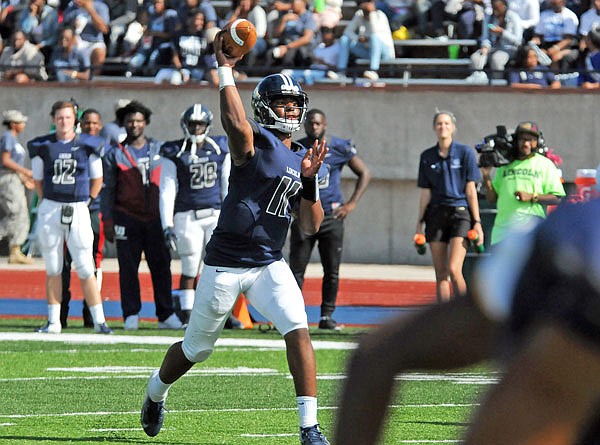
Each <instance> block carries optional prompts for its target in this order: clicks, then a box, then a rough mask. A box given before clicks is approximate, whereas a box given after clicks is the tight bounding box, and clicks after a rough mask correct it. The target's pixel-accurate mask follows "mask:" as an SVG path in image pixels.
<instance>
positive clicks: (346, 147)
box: [290, 109, 371, 329]
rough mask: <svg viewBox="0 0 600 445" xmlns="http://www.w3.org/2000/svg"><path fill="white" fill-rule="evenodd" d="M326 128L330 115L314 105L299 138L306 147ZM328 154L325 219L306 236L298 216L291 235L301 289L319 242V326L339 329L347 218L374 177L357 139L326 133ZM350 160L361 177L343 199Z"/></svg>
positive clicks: (322, 182) (323, 184)
mask: <svg viewBox="0 0 600 445" xmlns="http://www.w3.org/2000/svg"><path fill="white" fill-rule="evenodd" d="M326 130H327V118H326V117H325V113H323V112H322V111H321V110H317V109H312V110H309V111H308V113H307V114H306V122H305V123H304V131H306V137H305V138H302V139H300V140H299V141H298V143H300V144H302V145H303V146H305V147H311V146H312V145H313V144H314V142H315V140H323V139H324V138H325V131H326ZM327 149H328V150H329V152H328V153H327V157H326V158H325V164H324V165H325V167H326V169H327V175H323V177H320V176H319V194H320V197H321V203H322V206H323V210H324V212H325V219H323V223H322V224H321V228H320V229H319V231H318V232H317V233H316V234H314V235H312V236H306V235H304V234H303V233H302V231H301V230H300V228H299V227H298V223H297V221H296V220H294V221H293V222H292V228H291V236H290V268H291V269H292V272H293V273H294V277H295V278H296V282H297V283H298V286H299V287H300V289H302V285H303V284H304V273H305V272H306V266H307V265H308V263H309V261H310V256H311V253H312V250H313V247H314V246H315V243H316V242H317V241H318V242H319V246H318V248H319V255H320V257H321V265H322V266H323V284H322V291H321V293H322V301H321V319H320V320H319V329H339V327H338V326H337V323H336V321H335V320H334V319H333V318H332V315H333V311H335V302H336V300H337V294H338V286H339V275H340V262H341V261H342V248H343V245H344V220H345V219H346V217H347V216H348V215H349V214H350V213H351V212H352V211H354V209H355V207H356V204H357V203H358V200H359V199H360V197H361V196H362V195H363V193H364V192H365V190H366V189H367V185H368V184H369V181H370V180H371V172H370V171H369V168H368V167H367V165H366V164H365V163H364V162H363V160H362V159H361V158H360V157H358V155H357V154H356V148H355V147H354V143H353V142H352V140H350V139H341V138H338V137H336V136H331V135H330V136H328V137H327ZM346 164H348V167H350V170H352V172H353V173H354V174H355V175H356V176H357V177H358V180H357V181H356V184H355V185H354V192H353V193H352V196H351V197H350V199H349V200H348V202H344V197H343V196H342V189H341V179H342V169H343V168H344V166H345V165H346Z"/></svg>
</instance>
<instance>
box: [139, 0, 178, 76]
mask: <svg viewBox="0 0 600 445" xmlns="http://www.w3.org/2000/svg"><path fill="white" fill-rule="evenodd" d="M140 23H141V24H142V25H143V26H144V35H143V37H142V40H141V42H140V47H139V48H138V50H137V51H136V53H135V54H134V56H133V57H132V58H131V60H130V61H129V66H128V70H129V73H128V75H131V73H134V74H135V73H138V72H140V71H141V72H142V73H143V74H147V75H154V74H155V73H156V71H157V69H158V67H159V66H160V65H168V64H169V62H170V55H171V53H170V50H171V40H172V39H173V37H174V36H175V33H176V32H177V29H178V26H179V19H178V17H177V12H175V10H173V9H169V8H167V5H166V0H154V1H153V3H152V5H151V6H150V7H149V8H148V9H147V10H144V11H142V14H141V17H140Z"/></svg>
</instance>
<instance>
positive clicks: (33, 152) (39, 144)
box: [27, 134, 51, 159]
mask: <svg viewBox="0 0 600 445" xmlns="http://www.w3.org/2000/svg"><path fill="white" fill-rule="evenodd" d="M50 137H51V135H50V134H47V135H44V136H38V137H37V138H34V139H32V140H30V141H29V142H27V149H28V150H29V157H30V158H31V159H33V158H35V157H36V156H40V153H41V151H42V150H44V147H45V146H46V145H47V144H48V142H50Z"/></svg>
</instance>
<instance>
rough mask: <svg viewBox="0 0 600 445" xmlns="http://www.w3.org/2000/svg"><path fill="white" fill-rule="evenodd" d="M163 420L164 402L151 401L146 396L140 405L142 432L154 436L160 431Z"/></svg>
mask: <svg viewBox="0 0 600 445" xmlns="http://www.w3.org/2000/svg"><path fill="white" fill-rule="evenodd" d="M164 420H165V402H164V401H162V402H153V401H152V399H151V398H150V397H148V396H146V400H144V404H143V405H142V416H141V421H142V428H144V432H145V433H146V434H147V435H148V436H150V437H154V436H156V435H157V434H158V433H160V429H161V428H162V425H163V421H164Z"/></svg>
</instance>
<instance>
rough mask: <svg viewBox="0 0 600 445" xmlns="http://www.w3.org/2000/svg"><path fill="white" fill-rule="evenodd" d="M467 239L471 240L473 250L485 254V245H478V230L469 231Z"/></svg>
mask: <svg viewBox="0 0 600 445" xmlns="http://www.w3.org/2000/svg"><path fill="white" fill-rule="evenodd" d="M467 239H468V240H469V244H470V245H471V247H472V248H473V250H475V251H476V252H477V253H483V251H484V250H485V247H483V243H482V244H480V245H477V242H478V241H479V234H478V233H477V230H475V229H471V230H469V231H468V232H467Z"/></svg>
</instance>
